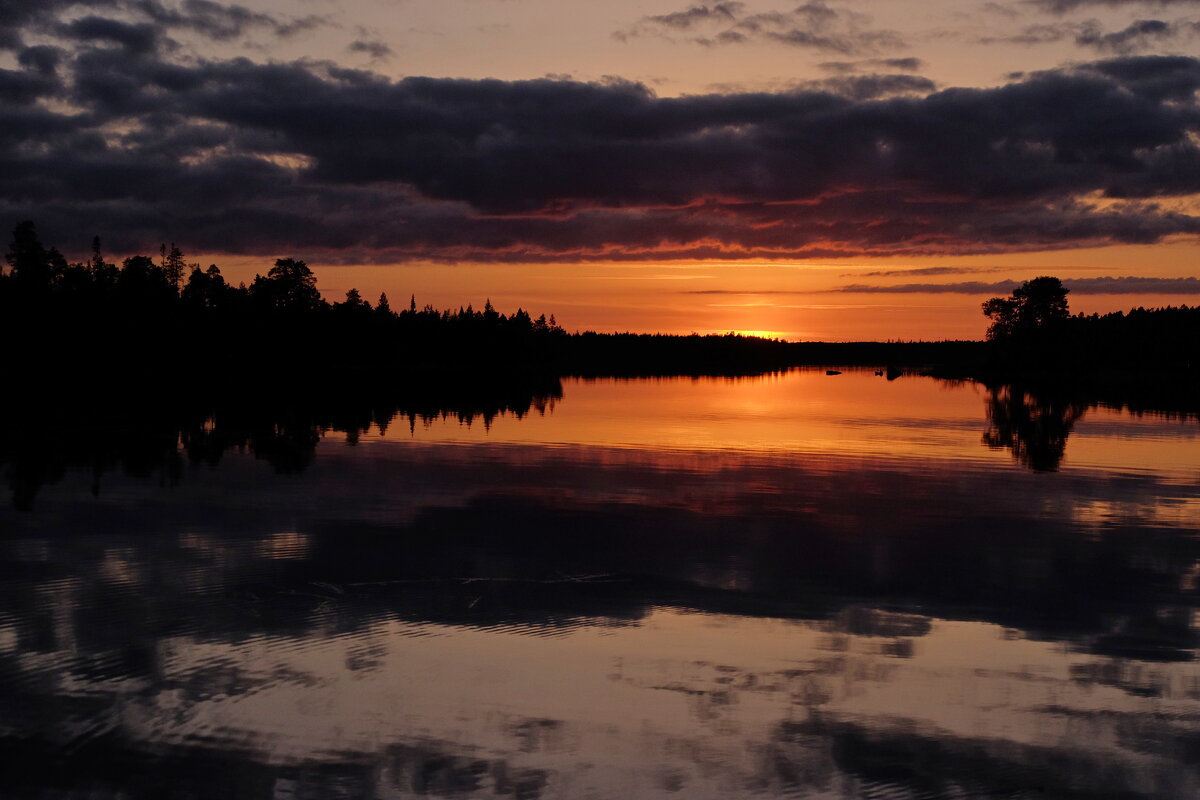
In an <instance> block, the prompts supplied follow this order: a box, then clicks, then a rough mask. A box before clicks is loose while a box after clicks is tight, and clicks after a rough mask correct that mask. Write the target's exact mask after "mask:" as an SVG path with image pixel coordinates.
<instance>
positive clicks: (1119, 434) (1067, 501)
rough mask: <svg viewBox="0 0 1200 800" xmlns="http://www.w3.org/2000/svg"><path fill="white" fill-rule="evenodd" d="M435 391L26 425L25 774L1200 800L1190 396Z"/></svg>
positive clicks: (586, 790)
mask: <svg viewBox="0 0 1200 800" xmlns="http://www.w3.org/2000/svg"><path fill="white" fill-rule="evenodd" d="M446 408H450V409H451V410H442V411H439V410H438V409H437V408H429V407H423V408H422V409H421V410H420V411H417V410H406V409H403V408H391V409H384V410H382V411H381V410H380V409H378V408H376V409H374V410H368V411H367V412H363V413H357V412H355V413H349V412H347V413H345V414H342V415H341V416H339V415H338V414H336V413H333V412H329V411H328V409H326V410H325V412H323V413H320V414H317V413H314V414H310V415H308V416H304V415H297V414H295V413H291V412H289V413H288V414H281V415H279V416H278V418H270V417H269V415H268V417H265V418H264V417H261V416H260V417H255V418H253V419H246V418H238V417H237V415H236V414H232V415H231V414H229V413H226V414H224V415H221V414H218V415H215V416H212V417H202V418H198V419H192V420H190V421H183V422H176V421H170V420H168V421H162V420H159V421H157V422H155V423H154V424H147V425H145V426H140V427H136V428H135V429H122V430H120V431H117V432H112V431H108V432H106V431H103V430H100V431H97V430H96V429H95V428H94V427H88V426H83V425H73V424H72V421H70V420H68V421H66V422H64V423H63V424H61V425H57V426H47V427H45V428H44V429H39V430H37V431H35V432H32V433H29V432H26V434H27V435H25V436H24V437H23V438H22V437H21V436H16V437H14V436H9V437H8V438H6V439H5V442H6V443H7V444H6V445H5V446H4V448H3V449H0V465H2V467H3V469H4V474H5V476H6V480H7V481H8V487H9V497H8V500H9V504H8V505H7V507H6V508H5V509H4V510H3V511H0V531H2V536H0V591H2V592H3V603H2V604H0V746H2V748H3V753H4V756H5V761H6V763H7V766H6V768H5V773H4V780H3V783H2V785H0V793H4V794H7V795H10V796H20V797H44V798H79V797H89V798H95V797H103V798H108V797H114V798H115V797H122V798H143V797H145V798H171V797H180V798H183V797H187V798H194V797H221V798H359V797H362V798H407V797H443V798H444V797H455V798H475V797H480V798H482V797H514V798H630V799H633V800H637V799H638V798H657V797H666V796H679V797H687V798H731V797H760V796H761V797H782V796H802V797H818V798H859V797H879V798H909V797H913V798H916V797H922V798H927V797H933V798H942V797H944V798H992V797H997V798H998V797H1005V798H1009V797H1022V798H1024V797H1029V798H1034V797H1039V798H1043V797H1045V798H1071V797H1079V798H1085V797H1086V798H1097V797H1112V798H1116V797H1121V798H1134V797H1146V798H1190V797H1200V667H1198V666H1197V663H1196V655H1197V648H1198V646H1200V637H1198V634H1197V630H1198V625H1200V615H1198V613H1197V599H1198V594H1197V587H1198V584H1200V537H1198V532H1200V447H1197V443H1198V442H1197V440H1198V439H1200V424H1197V421H1196V419H1195V418H1192V419H1179V418H1170V417H1166V416H1162V415H1154V414H1143V415H1141V416H1135V415H1132V414H1129V413H1128V412H1122V411H1115V410H1110V409H1103V408H1096V407H1089V406H1088V405H1086V404H1080V403H1071V402H1065V401H1056V400H1047V399H1045V398H1037V397H1033V396H1031V395H1028V394H1026V393H1023V392H1020V391H1017V390H1013V389H1004V390H998V391H989V390H987V389H984V388H983V387H980V386H978V385H975V384H949V383H944V382H938V381H934V380H930V379H919V378H902V379H900V380H898V381H894V382H888V381H885V380H884V379H883V378H881V377H876V376H874V375H873V374H871V373H870V372H849V371H848V372H846V374H842V375H837V376H826V375H825V374H824V372H823V371H811V372H806V371H795V372H790V373H787V374H784V375H774V376H767V377H762V378H747V379H737V380H732V379H715V378H706V379H664V380H599V381H590V382H589V381H566V382H564V383H563V385H562V386H561V387H555V388H553V389H552V390H547V391H534V392H532V393H531V394H530V395H529V396H528V397H527V398H525V399H524V400H520V399H518V400H511V399H506V400H505V401H503V402H493V403H491V404H485V405H484V406H479V405H478V404H477V405H470V404H463V405H462V406H461V407H453V406H447V407H446ZM231 418H232V421H231Z"/></svg>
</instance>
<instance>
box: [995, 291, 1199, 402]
mask: <svg viewBox="0 0 1200 800" xmlns="http://www.w3.org/2000/svg"><path fill="white" fill-rule="evenodd" d="M1069 293H1070V289H1068V288H1067V287H1065V286H1063V284H1062V281H1061V280H1059V279H1058V278H1055V277H1052V276H1041V277H1038V278H1034V279H1033V280H1029V281H1025V282H1024V283H1023V284H1021V286H1019V287H1018V288H1017V289H1015V290H1014V291H1013V292H1012V294H1011V296H1009V297H993V298H991V299H989V300H987V301H985V302H984V303H983V313H984V315H985V316H986V317H987V318H988V319H989V321H990V324H989V326H988V330H987V340H988V342H987V344H988V345H989V348H988V350H987V351H986V354H987V363H989V364H990V365H991V366H992V367H993V368H996V369H999V370H1001V371H1008V372H1010V373H1013V372H1041V373H1058V374H1063V375H1070V376H1077V375H1079V374H1080V373H1085V374H1089V375H1092V376H1103V375H1104V374H1105V373H1138V374H1146V373H1149V372H1160V373H1169V374H1171V375H1172V376H1174V377H1176V378H1182V379H1187V380H1191V381H1193V382H1194V381H1195V379H1196V376H1197V373H1198V371H1200V307H1189V306H1186V305H1182V306H1166V307H1164V308H1151V309H1147V308H1143V307H1137V308H1134V309H1131V310H1130V311H1128V312H1125V311H1114V312H1110V313H1106V314H1097V313H1094V314H1075V315H1072V314H1071V313H1070V307H1069V303H1068V300H1067V295H1068V294H1069Z"/></svg>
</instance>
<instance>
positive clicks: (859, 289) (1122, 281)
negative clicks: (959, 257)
mask: <svg viewBox="0 0 1200 800" xmlns="http://www.w3.org/2000/svg"><path fill="white" fill-rule="evenodd" d="M1062 284H1063V286H1065V287H1066V288H1067V289H1069V290H1070V291H1071V292H1072V293H1073V294H1174V295H1200V280H1198V279H1196V278H1191V277H1189V278H1144V277H1139V276H1133V275H1128V276H1124V277H1119V278H1113V277H1102V278H1063V279H1062ZM1020 285H1021V281H1011V280H1010V281H996V282H994V283H988V282H985V281H963V282H961V283H901V284H894V285H891V286H887V285H878V284H864V283H852V284H847V285H845V286H839V287H838V288H836V289H831V290H829V291H832V292H838V293H843V294H992V295H1003V294H1010V293H1011V292H1012V290H1013V289H1016V288H1017V287H1018V286H1020Z"/></svg>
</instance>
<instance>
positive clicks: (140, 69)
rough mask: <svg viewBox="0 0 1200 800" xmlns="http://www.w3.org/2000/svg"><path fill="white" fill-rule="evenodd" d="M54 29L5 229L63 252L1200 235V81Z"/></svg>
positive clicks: (434, 255)
mask: <svg viewBox="0 0 1200 800" xmlns="http://www.w3.org/2000/svg"><path fill="white" fill-rule="evenodd" d="M3 1H4V0H0V2H3ZM181 8H183V9H184V10H186V9H187V6H182V7H181ZM814 13H815V12H814ZM92 18H96V19H100V17H97V16H96V15H88V16H84V17H75V18H73V19H75V21H76V23H78V22H79V21H80V20H88V19H92ZM29 19H31V18H29ZM51 23H54V21H53V20H51V19H50V18H46V17H42V18H40V21H39V22H38V23H37V24H43V25H44V29H45V30H59V31H60V34H61V35H60V36H59V37H58V42H57V46H58V49H57V50H55V49H54V48H52V47H48V48H47V49H44V50H38V49H29V50H27V51H22V55H21V56H20V58H19V61H20V65H21V68H20V69H14V70H8V71H4V72H2V73H0V220H2V219H8V220H9V221H10V222H9V223H4V224H9V225H11V224H15V223H16V222H17V221H20V220H21V219H34V220H36V221H38V223H39V229H40V230H43V232H44V233H45V235H46V237H47V239H48V240H51V241H55V242H56V243H60V244H61V245H62V246H63V247H66V248H68V249H69V248H71V247H82V248H86V245H87V243H88V242H90V240H91V236H92V235H93V234H94V233H98V232H99V233H103V234H105V235H106V236H107V237H108V238H109V240H110V245H111V246H112V247H113V248H117V247H118V245H119V244H121V246H128V247H129V248H135V247H136V248H145V247H148V246H157V243H158V242H160V241H163V240H167V241H170V240H172V239H174V240H175V241H178V242H181V243H183V242H186V243H188V246H189V247H190V248H192V249H196V250H209V251H226V252H243V253H252V252H253V253H260V252H261V253H270V252H275V253H277V252H279V251H280V250H285V251H292V252H295V251H304V252H306V253H316V252H321V253H323V255H322V258H324V259H326V260H332V259H345V260H350V261H354V260H358V261H362V260H379V261H388V260H403V259H443V260H456V259H462V260H467V259H482V260H502V261H503V260H510V261H563V260H573V259H596V260H622V259H632V260H644V259H655V258H727V259H737V258H801V257H813V258H817V257H820V258H832V257H838V256H858V255H862V254H868V253H871V254H891V255H901V256H904V255H919V254H955V253H968V252H970V253H1003V252H1009V251H1019V250H1032V249H1045V248H1050V247H1054V248H1061V247H1075V246H1095V245H1102V244H1106V243H1113V242H1123V243H1152V242H1157V241H1160V240H1162V239H1163V238H1164V237H1169V236H1179V235H1196V234H1200V218H1197V217H1196V216H1194V215H1191V214H1187V213H1183V212H1180V211H1172V210H1170V209H1169V208H1168V207H1166V206H1165V205H1164V204H1163V203H1162V202H1161V200H1162V199H1163V198H1170V197H1173V196H1181V195H1189V194H1195V193H1200V145H1198V144H1197V139H1196V136H1197V131H1198V130H1200V108H1198V106H1197V100H1196V91H1197V89H1198V88H1200V60H1197V59H1192V58H1184V57H1174V58H1164V57H1140V58H1133V57H1126V58H1115V59H1110V60H1107V61H1100V62H1095V63H1092V64H1085V65H1080V66H1076V67H1072V68H1069V69H1059V70H1051V71H1047V72H1040V73H1034V74H1031V75H1024V76H1021V77H1020V78H1018V79H1015V80H1014V81H1013V82H1012V83H1010V84H1009V85H1006V86H1001V87H997V88H989V89H949V90H945V91H932V89H933V87H932V85H930V84H929V83H928V82H926V81H925V80H924V79H923V78H920V77H919V76H914V75H882V76H881V75H852V74H851V75H834V76H832V77H831V79H830V80H828V81H825V82H818V83H817V84H812V85H809V86H806V87H802V88H798V89H796V90H793V91H789V92H783V93H756V92H738V93H727V94H712V95H700V96H684V97H670V98H660V97H657V96H655V94H654V93H653V92H652V91H650V90H649V89H647V88H646V87H645V86H642V85H640V84H636V83H631V82H628V81H621V80H615V79H614V80H608V81H605V82H600V83H581V82H575V81H570V80H532V81H500V80H454V79H433V78H415V77H414V78H407V79H404V80H398V81H393V80H390V79H388V78H385V77H384V76H382V75H379V74H378V73H375V72H371V71H367V70H352V69H347V68H344V67H340V66H338V65H336V64H332V63H317V62H307V61H306V62H295V63H267V64H261V63H255V62H252V61H249V60H247V59H228V60H187V61H183V60H180V59H178V58H176V56H175V53H174V51H172V50H171V49H169V48H163V47H162V46H161V44H160V46H159V47H158V48H157V49H156V48H154V47H151V45H150V44H149V43H150V42H153V41H155V40H152V39H149V38H146V39H139V38H138V37H137V36H136V35H135V34H136V33H137V30H139V29H136V28H134V29H132V30H131V29H130V28H129V27H119V26H102V25H100V24H98V23H95V22H88V23H87V24H86V25H84V24H79V25H78V26H77V27H72V26H74V25H75V23H71V22H66V23H64V24H63V25H61V26H58V27H55V26H56V25H57V23H54V24H51ZM30 24H31V25H33V24H35V23H33V22H30ZM121 24H123V25H125V26H130V25H139V24H148V23H129V22H122V23H121ZM46 26H48V27H46ZM85 34H86V35H85ZM157 41H159V42H160V43H161V41H162V40H161V39H159V40H157ZM113 42H116V43H118V46H116V47H114V46H111V43H113ZM139 42H140V43H141V44H139ZM139 48H140V49H139ZM135 49H136V50H137V53H138V55H137V57H130V55H131V52H133V51H134V50H135ZM47 97H55V98H57V99H58V100H60V101H62V102H61V103H59V104H46V103H44V102H41V99H42V98H47ZM122 237H123V238H122ZM72 242H74V243H75V244H71V243H72Z"/></svg>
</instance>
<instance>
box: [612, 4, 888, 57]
mask: <svg viewBox="0 0 1200 800" xmlns="http://www.w3.org/2000/svg"><path fill="white" fill-rule="evenodd" d="M745 10H746V8H745V5H744V4H742V3H716V4H713V5H695V6H690V7H689V8H687V9H685V10H683V11H677V12H674V13H671V14H658V15H653V16H647V17H642V18H641V19H640V20H638V21H637V22H636V23H635V24H633V25H631V26H630V27H628V28H625V29H624V30H620V31H617V32H616V33H614V34H613V36H614V37H616V38H617V39H618V40H620V41H628V40H629V39H632V38H636V37H639V36H662V37H665V38H668V39H674V38H675V37H677V36H680V35H685V38H686V40H687V41H690V42H692V43H695V44H702V45H705V46H709V47H716V46H720V45H737V44H745V43H748V42H756V41H757V42H774V43H776V44H785V45H789V46H793V47H802V48H807V49H812V50H820V51H825V52H830V53H839V54H841V55H855V54H859V53H873V52H878V51H880V50H893V49H897V48H902V47H904V46H906V43H905V41H904V40H903V38H902V37H901V36H900V34H898V33H896V32H895V31H889V30H877V29H874V28H872V27H871V19H870V17H868V16H866V15H865V14H860V13H858V12H855V11H850V10H848V9H840V8H833V7H831V6H829V5H826V4H825V3H824V2H822V1H821V0H809V2H806V3H804V4H803V5H800V6H796V7H794V8H792V9H791V10H789V11H768V12H762V13H753V14H747V13H745ZM704 31H709V32H704Z"/></svg>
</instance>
